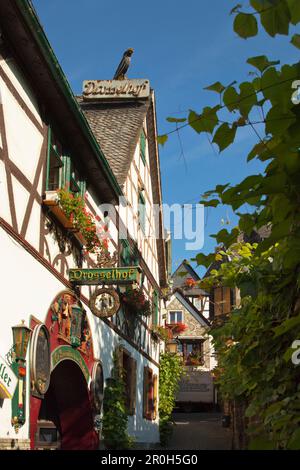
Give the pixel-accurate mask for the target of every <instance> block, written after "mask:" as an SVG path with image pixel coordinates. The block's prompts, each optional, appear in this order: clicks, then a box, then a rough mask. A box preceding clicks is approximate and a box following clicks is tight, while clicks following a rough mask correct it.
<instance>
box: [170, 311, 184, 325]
mask: <svg viewBox="0 0 300 470" xmlns="http://www.w3.org/2000/svg"><path fill="white" fill-rule="evenodd" d="M169 323H170V324H172V323H183V313H182V311H181V310H170V311H169Z"/></svg>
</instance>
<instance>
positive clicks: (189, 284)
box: [184, 277, 197, 289]
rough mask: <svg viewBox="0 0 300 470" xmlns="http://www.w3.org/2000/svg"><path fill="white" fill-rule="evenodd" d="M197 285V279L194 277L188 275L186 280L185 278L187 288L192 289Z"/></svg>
mask: <svg viewBox="0 0 300 470" xmlns="http://www.w3.org/2000/svg"><path fill="white" fill-rule="evenodd" d="M196 286H197V281H195V280H194V279H192V278H191V277H188V278H187V279H186V280H185V283H184V287H185V288H187V289H192V288H193V287H196Z"/></svg>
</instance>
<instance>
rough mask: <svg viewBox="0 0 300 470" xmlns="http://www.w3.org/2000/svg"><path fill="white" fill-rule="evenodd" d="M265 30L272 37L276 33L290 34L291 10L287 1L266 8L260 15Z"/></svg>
mask: <svg viewBox="0 0 300 470" xmlns="http://www.w3.org/2000/svg"><path fill="white" fill-rule="evenodd" d="M260 21H261V24H262V25H263V27H264V29H265V31H266V32H267V33H268V34H269V35H270V36H272V37H274V36H275V35H276V34H283V35H286V36H287V35H288V34H289V26H290V11H289V9H288V6H287V4H286V3H285V2H283V1H280V2H279V3H278V4H277V5H276V6H274V8H266V10H265V11H264V12H262V13H261V15H260Z"/></svg>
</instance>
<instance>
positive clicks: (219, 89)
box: [204, 82, 225, 94]
mask: <svg viewBox="0 0 300 470" xmlns="http://www.w3.org/2000/svg"><path fill="white" fill-rule="evenodd" d="M204 90H209V91H215V92H216V93H220V94H221V93H222V91H224V90H225V87H224V85H222V83H220V82H216V83H213V84H212V85H209V86H207V87H205V88H204Z"/></svg>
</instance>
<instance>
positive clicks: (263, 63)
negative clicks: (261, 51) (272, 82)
mask: <svg viewBox="0 0 300 470" xmlns="http://www.w3.org/2000/svg"><path fill="white" fill-rule="evenodd" d="M247 63H248V64H250V65H253V67H255V68H257V69H258V70H259V71H260V72H264V71H265V70H266V69H267V68H269V67H271V66H272V65H278V64H280V60H272V61H270V60H269V59H268V58H267V57H266V56H265V55H259V56H256V57H250V58H249V59H248V60H247Z"/></svg>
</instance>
